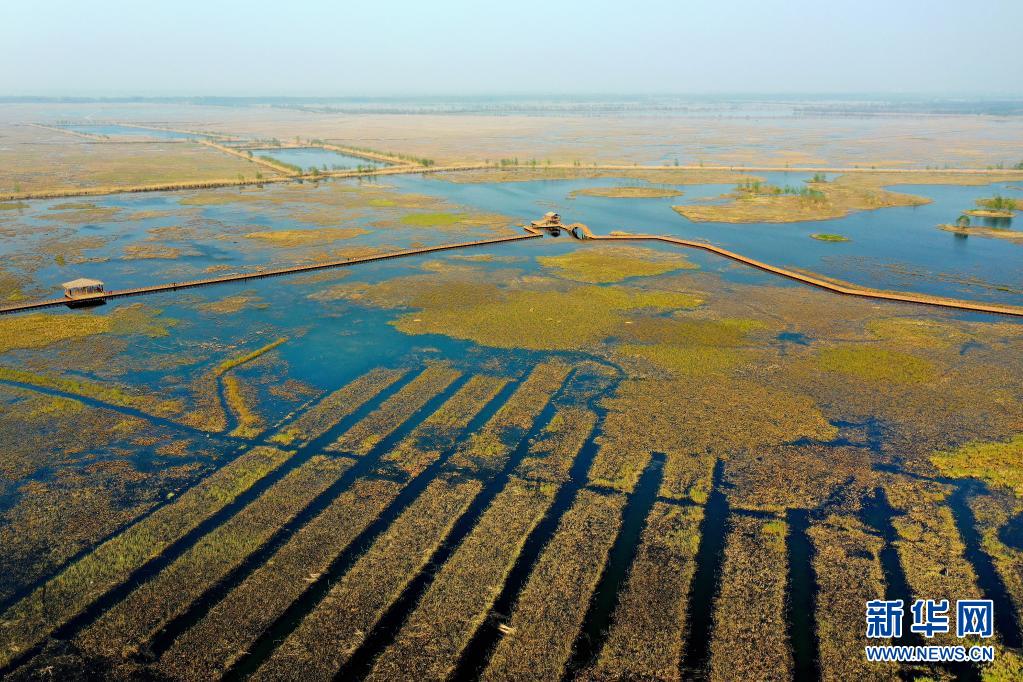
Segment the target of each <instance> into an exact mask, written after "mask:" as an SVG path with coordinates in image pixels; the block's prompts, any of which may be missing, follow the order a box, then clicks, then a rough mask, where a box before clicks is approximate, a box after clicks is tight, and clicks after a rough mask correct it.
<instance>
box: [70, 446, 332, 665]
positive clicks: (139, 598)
mask: <svg viewBox="0 0 1023 682" xmlns="http://www.w3.org/2000/svg"><path fill="white" fill-rule="evenodd" d="M351 466H352V462H351V461H346V460H334V459H328V458H326V457H323V456H315V457H313V458H311V459H310V460H309V461H307V462H305V463H304V464H302V466H300V467H299V468H298V469H295V470H294V471H292V472H290V473H289V474H288V475H287V476H285V477H284V478H283V479H281V480H280V481H278V482H277V483H275V484H274V485H273V486H272V487H271V488H270V489H269V490H267V491H266V492H265V493H263V494H262V495H260V496H259V497H258V498H257V499H256V500H254V501H253V502H251V503H249V504H248V505H246V506H245V508H244V509H242V510H241V511H240V512H238V513H237V514H235V515H234V516H233V517H231V518H230V519H229V520H228V521H226V522H225V523H223V524H222V525H220V526H219V527H217V528H216V529H215V530H213V531H211V532H210V533H208V534H207V535H205V536H204V537H203V538H202V539H201V540H199V541H198V542H197V543H196V544H195V545H193V546H192V547H191V548H190V549H189V550H188V551H187V552H185V553H184V554H183V555H181V556H180V557H179V558H178V559H177V560H175V561H174V562H173V563H172V564H171V565H170V566H168V567H167V568H165V569H164V570H163V571H161V572H160V573H159V574H158V575H156V576H155V577H153V578H152V579H150V580H148V581H147V582H145V583H144V584H142V585H141V586H139V587H138V588H136V589H135V590H134V591H133V592H132V593H131V594H130V595H128V596H127V597H126V598H125V599H124V600H122V601H121V602H120V603H118V604H117V605H116V606H115V607H113V608H111V609H110V610H108V611H107V612H106V613H104V614H103V616H102V618H100V619H99V620H97V621H96V622H94V623H93V624H92V625H90V626H89V627H88V628H86V629H85V630H84V631H83V632H82V633H81V634H80V635H79V636H78V637H77V638H76V643H77V644H78V646H79V647H80V648H82V649H83V650H84V651H86V652H89V653H92V654H100V655H105V656H110V657H117V656H125V655H131V654H132V653H135V652H138V651H139V649H140V647H142V646H144V645H145V644H146V643H148V642H149V640H150V639H151V638H152V637H153V635H155V634H156V633H157V632H158V631H159V630H160V628H162V627H163V626H165V625H166V624H167V623H168V622H169V621H170V620H171V619H173V618H174V617H175V616H178V615H180V614H181V613H182V612H183V611H184V610H185V609H186V608H187V607H188V606H189V604H191V602H192V601H193V600H194V599H196V598H198V597H199V596H201V595H202V593H203V592H205V591H206V590H207V589H209V588H210V587H212V586H213V585H215V584H216V583H217V582H219V581H220V580H221V579H223V578H224V576H226V575H227V574H228V573H229V572H230V571H231V570H233V569H235V568H236V567H237V566H238V565H239V564H240V563H241V562H242V561H243V560H244V559H245V558H246V557H247V556H248V555H249V554H251V553H252V552H253V551H255V550H256V549H258V548H259V546H260V545H262V544H263V543H264V542H266V541H267V540H268V539H269V538H270V536H271V535H272V534H273V533H274V532H275V531H276V530H277V529H279V528H280V527H282V526H283V525H284V524H286V523H288V522H289V521H290V520H292V519H294V517H295V515H296V514H298V513H299V512H300V511H301V510H302V509H303V508H304V507H305V506H306V505H307V504H308V503H309V502H311V501H312V500H313V499H314V498H315V497H316V496H317V495H319V494H320V493H322V492H323V491H324V490H326V489H327V488H328V487H330V485H331V484H332V483H334V482H335V481H336V480H337V479H338V478H340V477H341V475H342V474H343V473H344V472H345V471H347V470H348V469H349V468H350V467H351Z"/></svg>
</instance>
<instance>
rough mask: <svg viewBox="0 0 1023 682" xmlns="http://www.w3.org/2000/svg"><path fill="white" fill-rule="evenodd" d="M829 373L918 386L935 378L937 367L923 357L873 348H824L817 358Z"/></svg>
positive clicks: (822, 367) (819, 363)
mask: <svg viewBox="0 0 1023 682" xmlns="http://www.w3.org/2000/svg"><path fill="white" fill-rule="evenodd" d="M817 362H818V365H819V366H820V368H821V369H823V370H824V371H826V372H837V373H839V374H848V375H850V376H855V377H859V378H860V379H866V380H868V381H877V382H891V383H897V384H918V383H924V382H927V381H930V380H932V379H933V378H934V377H935V376H936V372H935V368H934V365H933V364H932V363H931V362H930V361H929V360H925V359H924V358H920V357H917V356H915V355H910V354H909V353H902V352H900V351H893V350H888V349H885V348H874V347H871V346H842V347H838V348H825V349H823V350H822V351H821V352H820V354H819V355H818V357H817Z"/></svg>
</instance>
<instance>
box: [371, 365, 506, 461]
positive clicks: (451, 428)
mask: <svg viewBox="0 0 1023 682" xmlns="http://www.w3.org/2000/svg"><path fill="white" fill-rule="evenodd" d="M507 383H508V380H507V379H504V378H501V377H494V376H490V375H486V374H478V375H476V376H474V377H472V378H471V379H469V381H467V382H465V385H464V386H462V387H461V388H460V389H458V391H456V392H455V394H454V395H453V396H451V397H450V398H449V399H448V400H447V401H446V402H445V403H444V404H443V405H441V406H440V407H439V408H438V409H437V411H436V412H434V413H433V414H431V415H430V416H429V417H427V418H426V419H425V420H423V422H422V423H421V424H420V425H419V426H417V427H416V428H415V430H413V431H412V433H410V434H409V435H408V436H406V437H405V438H404V439H403V440H402V441H401V442H400V443H398V445H396V446H395V447H394V448H393V449H392V450H390V451H389V452H388V453H387V454H385V455H384V456H383V457H381V462H383V463H384V465H386V466H390V467H395V468H397V469H399V470H400V471H401V472H403V473H404V474H405V475H406V476H418V475H419V474H421V473H422V472H423V470H425V469H426V467H428V466H429V465H430V464H432V463H433V462H435V461H436V460H437V458H438V457H440V455H441V452H442V451H443V450H445V449H446V448H448V447H450V446H451V445H452V444H453V443H454V441H455V438H456V437H457V435H458V434H459V433H460V432H461V431H462V430H463V429H465V428H466V427H467V426H468V425H469V422H470V420H472V418H473V417H475V416H476V414H477V413H479V411H480V410H481V409H482V408H483V406H484V405H486V404H487V403H489V402H490V401H491V400H493V399H494V398H495V397H497V394H498V393H499V392H500V391H501V389H502V388H504V387H505V385H507Z"/></svg>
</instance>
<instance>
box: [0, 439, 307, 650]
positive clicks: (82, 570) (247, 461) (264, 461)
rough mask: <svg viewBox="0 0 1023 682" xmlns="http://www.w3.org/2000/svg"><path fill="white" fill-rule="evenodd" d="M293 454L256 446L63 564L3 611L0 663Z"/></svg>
mask: <svg viewBox="0 0 1023 682" xmlns="http://www.w3.org/2000/svg"><path fill="white" fill-rule="evenodd" d="M291 454H292V453H290V452H286V451H283V450H278V449H276V448H269V447H257V448H253V449H252V450H250V451H248V452H247V453H246V454H244V455H242V456H240V457H238V458H237V459H235V460H234V461H233V462H231V463H230V464H227V465H226V466H224V467H223V468H221V469H220V470H218V471H217V472H215V473H214V474H212V475H211V476H209V477H208V478H206V479H204V480H203V481H202V482H201V483H199V484H198V485H196V486H195V487H193V488H190V489H189V490H188V491H186V492H185V493H184V494H182V495H181V496H180V497H178V498H177V499H176V500H174V501H173V502H171V503H170V504H167V505H165V506H163V507H161V508H160V509H157V510H156V511H155V512H153V513H152V514H150V515H149V516H147V517H145V518H144V519H142V520H141V521H139V522H138V523H136V524H135V525H133V526H131V527H130V528H128V529H127V530H125V531H124V532H122V533H120V534H118V535H116V536H114V537H113V538H111V539H110V540H107V541H106V542H104V543H103V544H102V545H100V546H99V547H97V548H96V549H95V550H93V551H92V552H90V553H89V554H87V555H85V556H84V557H82V558H81V559H79V560H77V561H75V562H74V563H72V564H71V565H70V566H68V567H66V568H65V569H64V570H63V571H61V572H60V573H59V574H57V575H56V576H54V577H53V578H51V579H50V580H48V581H47V582H46V583H45V584H43V585H42V586H41V587H39V588H37V589H36V590H35V591H33V592H32V593H31V594H29V595H28V596H27V597H25V598H24V599H22V600H21V601H19V602H17V603H16V604H14V605H13V606H12V607H11V608H9V609H8V610H7V611H6V612H5V613H4V614H3V620H4V621H5V622H6V627H4V628H3V629H0V666H6V665H8V664H9V663H10V662H11V660H12V659H13V658H14V657H15V656H17V655H18V654H19V653H20V652H22V651H25V650H26V649H28V648H31V647H33V646H35V645H37V644H38V643H40V642H41V641H42V640H43V639H44V638H45V637H47V636H48V635H49V634H50V633H52V632H53V631H54V630H55V629H57V628H59V627H60V626H62V625H64V624H65V623H67V622H68V621H69V620H70V619H71V618H73V617H74V616H75V615H77V614H78V613H80V612H81V610H82V609H84V608H85V607H86V606H88V604H90V603H92V602H93V601H94V600H95V599H96V598H98V597H99V596H100V595H102V594H103V593H105V592H106V591H107V590H109V589H111V588H113V587H115V586H117V585H119V584H121V583H122V582H123V581H124V580H126V579H127V578H128V577H129V576H130V575H131V573H132V572H133V571H135V570H136V569H138V568H139V567H140V566H142V564H144V563H145V562H147V561H149V560H150V559H152V558H154V557H156V556H158V555H159V554H160V553H161V552H163V551H164V550H165V549H166V548H167V546H169V545H170V544H171V543H172V542H174V541H175V540H178V539H179V538H181V537H182V536H183V535H184V534H185V533H187V532H189V531H190V530H192V529H193V528H195V527H196V526H197V525H199V524H200V523H202V522H203V521H204V520H206V519H208V518H210V517H211V516H213V515H214V514H216V513H217V512H218V511H219V510H220V509H222V508H223V507H225V506H226V505H227V504H229V503H230V502H232V501H233V500H234V499H236V498H237V497H238V496H239V495H240V494H242V493H243V492H245V491H246V490H248V489H249V488H251V487H252V486H253V485H254V484H255V483H256V482H257V481H259V480H260V479H261V478H263V477H264V476H266V475H267V474H268V473H270V472H271V471H273V470H274V469H276V468H277V467H278V466H280V465H281V464H282V463H283V462H284V461H285V460H287V459H288V458H289V457H290V456H291Z"/></svg>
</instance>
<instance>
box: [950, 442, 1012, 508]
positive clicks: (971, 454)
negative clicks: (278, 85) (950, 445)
mask: <svg viewBox="0 0 1023 682" xmlns="http://www.w3.org/2000/svg"><path fill="white" fill-rule="evenodd" d="M931 462H932V463H933V464H934V466H936V467H937V468H938V470H939V471H940V472H941V473H942V474H943V475H945V476H949V477H951V478H979V479H980V480H982V481H984V482H986V483H990V484H991V485H994V486H999V487H1004V488H1009V489H1010V490H1012V491H1013V492H1014V493H1015V494H1016V496H1017V497H1020V498H1023V434H1021V435H1017V436H1015V437H1014V438H1012V439H1011V440H1008V441H994V442H980V441H975V442H972V443H967V444H966V445H963V446H961V447H958V448H956V449H955V450H950V451H947V452H936V453H934V455H932V456H931Z"/></svg>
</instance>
